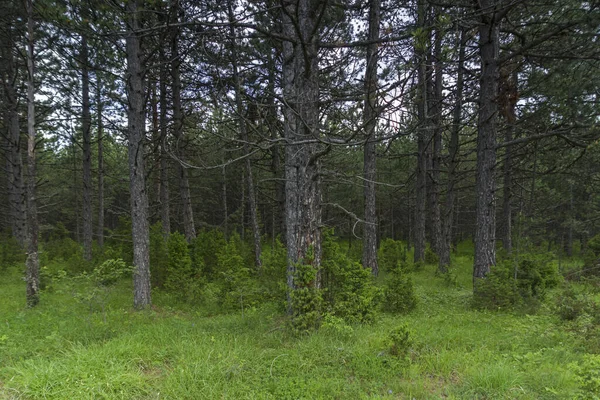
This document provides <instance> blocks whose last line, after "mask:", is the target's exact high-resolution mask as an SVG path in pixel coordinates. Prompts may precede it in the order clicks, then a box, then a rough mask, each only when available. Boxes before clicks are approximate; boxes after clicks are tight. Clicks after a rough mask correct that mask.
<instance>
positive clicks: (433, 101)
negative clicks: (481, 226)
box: [428, 7, 444, 255]
mask: <svg viewBox="0 0 600 400" xmlns="http://www.w3.org/2000/svg"><path fill="white" fill-rule="evenodd" d="M439 15H441V11H440V8H439V7H436V13H435V17H437V16H439ZM443 34H444V33H443V32H442V30H441V28H439V27H438V28H437V30H436V32H435V42H434V46H433V58H432V67H431V68H432V69H433V71H432V75H433V77H432V82H431V86H432V90H431V94H432V96H431V97H430V99H429V100H430V101H429V113H430V118H431V123H432V135H433V137H432V140H431V142H432V143H431V144H432V147H431V171H430V172H429V177H430V180H429V182H430V186H429V189H428V191H429V194H430V210H429V212H430V215H431V230H430V231H431V248H432V249H433V251H434V252H435V253H436V254H437V255H439V254H440V246H441V243H442V219H441V211H440V201H439V197H440V164H441V163H440V154H441V152H442V131H443V129H444V128H443V126H442V123H443V121H442V96H443V66H442V36H443Z"/></svg>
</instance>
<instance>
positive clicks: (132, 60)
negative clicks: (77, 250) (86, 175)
mask: <svg viewBox="0 0 600 400" xmlns="http://www.w3.org/2000/svg"><path fill="white" fill-rule="evenodd" d="M127 9H128V14H129V21H128V24H127V25H128V26H129V27H130V28H129V32H127V37H126V50H127V79H126V82H127V95H128V99H129V102H128V105H129V107H128V113H127V119H128V122H127V130H128V141H129V180H130V191H131V229H132V235H133V264H134V267H135V271H134V273H133V286H134V288H133V290H134V293H133V304H134V307H135V308H136V309H142V308H145V307H148V306H149V305H150V304H151V302H152V301H151V295H150V253H149V244H150V230H149V224H148V193H147V192H146V179H145V168H144V121H145V118H144V83H143V78H142V77H143V71H142V65H141V49H140V38H139V36H138V33H137V30H138V29H139V27H140V26H139V14H138V13H139V10H138V2H137V0H132V1H130V2H129V3H128V4H127Z"/></svg>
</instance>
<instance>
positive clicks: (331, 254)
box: [321, 231, 380, 322]
mask: <svg viewBox="0 0 600 400" xmlns="http://www.w3.org/2000/svg"><path fill="white" fill-rule="evenodd" d="M322 244H323V260H322V262H321V266H322V278H323V279H322V284H323V285H322V286H323V288H324V289H325V290H326V294H325V300H326V302H327V304H328V307H329V310H330V312H331V313H332V314H333V315H335V316H338V317H341V318H344V319H345V320H346V321H347V322H372V321H373V319H374V317H375V311H376V307H377V303H378V301H379V297H380V290H379V289H378V288H377V287H376V286H375V284H374V282H373V276H372V274H371V271H370V270H368V269H366V268H363V266H362V265H361V264H359V263H358V262H356V261H352V260H350V259H349V258H348V256H347V255H346V254H345V252H343V251H342V250H341V249H340V246H339V244H338V243H337V242H336V240H335V237H334V236H333V232H332V231H326V232H324V234H323V242H322Z"/></svg>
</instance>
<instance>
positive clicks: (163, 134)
mask: <svg viewBox="0 0 600 400" xmlns="http://www.w3.org/2000/svg"><path fill="white" fill-rule="evenodd" d="M163 47H164V45H163V44H162V43H161V47H160V50H159V54H160V56H159V57H160V71H159V80H160V83H159V86H160V95H159V99H158V102H159V105H160V116H159V123H158V124H159V130H160V143H159V149H160V179H159V182H160V188H159V201H160V221H161V223H162V229H163V235H164V237H165V239H166V238H168V236H169V235H170V234H171V209H170V207H171V204H170V199H169V164H168V158H167V113H168V110H167V68H166V63H167V57H166V55H165V50H164V48H163Z"/></svg>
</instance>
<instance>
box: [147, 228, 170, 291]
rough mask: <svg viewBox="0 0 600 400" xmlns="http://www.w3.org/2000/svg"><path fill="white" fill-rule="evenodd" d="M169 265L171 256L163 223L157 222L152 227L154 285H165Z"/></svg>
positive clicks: (151, 262)
mask: <svg viewBox="0 0 600 400" xmlns="http://www.w3.org/2000/svg"><path fill="white" fill-rule="evenodd" d="M167 240H168V238H167ZM168 265H169V257H168V250H167V243H166V240H165V235H164V232H163V229H162V223H160V222H157V223H155V224H154V225H152V226H151V227H150V277H151V279H152V287H155V288H162V287H164V286H165V283H166V281H167V275H168V272H167V268H168Z"/></svg>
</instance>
